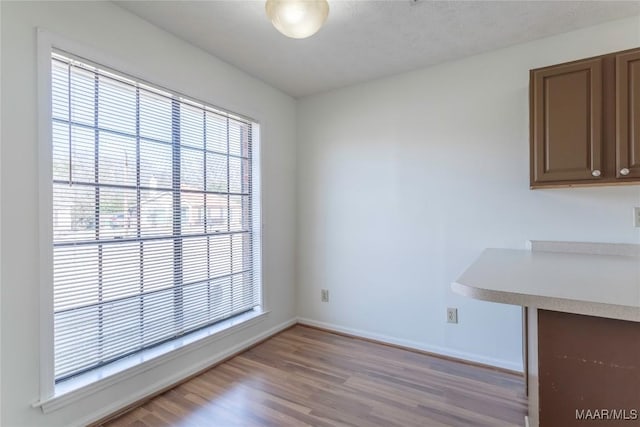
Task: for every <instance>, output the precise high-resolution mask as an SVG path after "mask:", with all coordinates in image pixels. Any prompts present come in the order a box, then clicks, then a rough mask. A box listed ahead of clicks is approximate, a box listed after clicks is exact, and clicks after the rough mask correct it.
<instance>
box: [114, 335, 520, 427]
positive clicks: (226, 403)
mask: <svg viewBox="0 0 640 427" xmlns="http://www.w3.org/2000/svg"><path fill="white" fill-rule="evenodd" d="M526 406H527V400H526V396H525V393H524V380H523V378H522V377H521V376H518V375H513V374H509V373H505V372H500V371H497V370H492V369H486V368H482V367H478V366H472V365H468V364H464V363H458V362H455V361H452V360H446V359H440V358H438V357H434V356H430V355H425V354H420V353H416V352H411V351H408V350H403V349H398V348H394V347H390V346H385V345H381V344H376V343H372V342H368V341H364V340H359V339H355V338H350V337H345V336H341V335H337V334H331V333H329V332H326V331H320V330H317V329H313V328H309V327H304V326H300V325H298V326H295V327H293V328H291V329H288V330H286V331H284V332H282V333H280V334H278V335H276V336H274V337H272V338H271V339H269V340H268V341H265V342H263V343H262V344H260V345H258V346H256V347H254V348H252V349H250V350H248V351H246V352H244V353H242V354H240V355H238V356H236V357H234V358H233V359H230V360H228V361H226V362H225V363H223V364H221V365H218V366H216V367H214V368H212V369H210V370H209V371H207V372H205V373H203V374H201V375H199V376H197V377H195V378H192V379H191V380H189V381H187V382H185V383H183V384H181V385H179V386H177V387H175V388H173V389H171V390H169V391H167V392H166V393H164V394H162V395H160V396H157V397H155V398H154V399H152V400H150V401H148V402H147V403H145V404H143V405H142V406H140V407H138V408H136V409H133V410H132V411H130V412H128V413H126V414H124V415H122V416H121V417H119V418H117V419H115V420H113V421H111V422H109V423H107V424H104V425H105V426H107V427H133V426H145V427H165V426H177V427H191V426H196V427H197V426H207V427H233V426H243V427H244V426H277V427H281V426H285V427H286V426H291V427H299V426H322V427H336V426H358V427H365V426H384V427H394V426H402V427H405V426H416V427H418V426H421V427H425V426H428V427H447V426H460V427H469V426H489V427H494V426H496V427H497V426H511V427H513V426H522V425H524V415H525V413H526Z"/></svg>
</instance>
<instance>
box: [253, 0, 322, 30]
mask: <svg viewBox="0 0 640 427" xmlns="http://www.w3.org/2000/svg"><path fill="white" fill-rule="evenodd" d="M265 9H266V11H267V16H268V17H269V19H270V20H271V23H272V24H273V26H274V27H276V29H277V30H278V31H280V32H281V33H282V34H284V35H285V36H287V37H291V38H293V39H304V38H307V37H309V36H312V35H314V34H315V33H316V32H318V30H319V29H320V27H322V25H323V24H324V22H325V21H326V20H327V16H329V3H327V0H267V3H266V5H265Z"/></svg>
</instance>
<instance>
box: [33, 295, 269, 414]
mask: <svg viewBox="0 0 640 427" xmlns="http://www.w3.org/2000/svg"><path fill="white" fill-rule="evenodd" d="M268 314H269V312H268V311H262V309H261V308H260V307H257V308H255V309H253V310H252V311H249V312H247V313H243V314H240V315H238V316H235V317H233V318H231V319H227V320H224V321H222V322H219V323H216V324H215V325H211V326H209V327H207V328H204V329H200V330H198V331H195V332H192V333H190V334H187V335H185V336H183V337H180V338H177V339H175V340H172V341H169V342H166V343H164V344H161V345H159V346H157V347H153V348H150V349H147V350H143V351H141V352H138V353H136V354H132V355H131V356H128V357H125V358H123V359H120V360H117V361H115V362H112V363H109V364H108V365H105V366H102V367H100V368H96V369H94V370H91V371H89V372H86V373H84V374H81V375H78V376H76V377H73V378H69V379H68V380H64V381H61V382H59V383H58V384H56V385H55V390H54V395H53V396H51V397H50V398H48V399H44V400H40V401H38V402H36V403H34V404H33V406H34V407H40V408H42V412H44V413H49V412H52V411H55V410H57V409H60V408H62V407H64V406H67V405H69V404H71V403H74V402H76V401H78V400H79V399H81V398H84V397H86V396H87V395H89V394H91V393H95V392H97V391H100V390H103V389H105V388H107V387H110V386H111V385H113V384H116V383H118V382H120V381H123V380H125V379H128V378H131V377H132V376H135V375H137V374H140V373H142V372H144V371H147V370H149V369H152V368H154V367H156V366H159V365H161V364H163V363H165V362H167V361H169V360H172V359H175V358H177V357H180V356H182V355H184V354H186V353H189V352H191V351H194V350H197V349H198V348H200V347H203V346H205V345H207V344H210V343H212V342H214V341H217V340H219V339H221V338H223V337H226V336H228V335H230V334H232V333H235V332H237V331H239V330H241V329H244V328H247V327H249V326H252V325H255V324H257V323H259V322H261V321H263V320H264V319H266V317H267V315H268Z"/></svg>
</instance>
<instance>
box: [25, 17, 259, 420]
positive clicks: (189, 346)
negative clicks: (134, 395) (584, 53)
mask: <svg viewBox="0 0 640 427" xmlns="http://www.w3.org/2000/svg"><path fill="white" fill-rule="evenodd" d="M36 32H37V61H36V75H37V86H36V87H37V102H38V117H37V131H38V179H37V181H38V227H39V228H38V245H39V251H38V252H39V259H38V262H37V266H38V268H39V272H40V277H39V285H40V286H39V298H40V310H39V316H40V318H39V328H40V334H39V335H40V336H39V342H40V351H39V358H40V395H39V398H38V400H37V401H36V402H35V403H34V404H33V406H34V407H41V408H42V410H43V412H49V411H52V410H55V409H58V408H61V407H63V406H66V405H67V404H70V403H72V402H75V401H77V400H79V399H81V398H82V397H84V396H86V395H87V393H88V392H95V391H98V390H101V389H104V388H107V387H109V386H111V385H113V384H115V383H117V382H119V381H122V380H126V379H128V378H130V377H131V376H132V375H136V374H137V373H139V372H142V371H145V370H148V369H151V368H153V367H155V366H158V365H161V364H162V363H165V362H166V361H168V360H171V359H174V358H177V357H180V356H181V355H184V354H186V353H187V352H190V351H193V350H196V349H198V348H200V347H202V346H204V345H207V344H210V343H212V342H214V341H216V340H218V339H221V338H223V337H225V336H228V335H229V334H232V333H234V332H235V331H237V330H239V329H244V328H245V327H249V326H252V325H255V324H256V323H258V322H261V321H262V320H265V319H266V317H267V316H268V314H269V310H268V309H267V308H266V307H265V297H264V288H265V286H264V276H263V263H262V256H264V252H263V247H264V245H263V241H264V234H263V230H264V214H263V206H264V205H263V197H262V194H263V187H262V182H264V181H263V168H262V165H263V162H264V161H263V158H262V155H261V152H262V148H263V140H262V138H261V135H262V134H264V122H263V121H261V120H260V116H261V114H259V113H257V112H255V111H247V113H248V114H251V117H252V118H251V119H250V120H251V121H252V122H254V123H257V124H258V125H259V129H258V130H257V135H256V138H257V140H258V141H259V142H258V144H256V150H257V155H258V162H259V163H258V173H257V174H255V175H254V180H255V182H256V183H257V185H259V186H260V187H259V190H258V192H257V193H258V194H257V195H256V197H255V201H254V203H255V204H257V206H259V209H260V215H261V217H260V231H259V234H260V236H259V241H258V244H259V253H260V260H258V263H259V264H258V269H259V271H258V272H257V274H258V276H259V280H260V305H259V306H258V307H256V308H255V309H254V310H253V311H251V312H248V313H247V318H246V320H244V321H243V322H241V323H237V322H234V321H233V320H234V319H233V318H231V319H227V320H225V321H223V322H220V324H217V325H215V324H214V325H211V326H208V327H206V328H204V329H203V330H202V331H205V332H204V335H205V336H204V337H203V338H201V339H199V340H196V341H189V339H188V338H189V335H190V334H187V335H185V336H183V337H182V338H183V339H184V341H188V342H186V343H184V344H183V345H182V346H178V347H177V348H175V349H172V350H169V351H167V352H164V353H162V354H159V355H158V356H157V357H154V358H152V359H150V360H146V361H143V362H140V363H139V364H136V365H134V366H132V367H129V368H126V369H124V370H122V371H119V372H116V373H113V374H112V375H110V376H108V377H105V378H102V379H99V380H96V381H95V382H92V383H88V384H84V385H83V386H81V387H79V388H77V389H70V388H68V389H65V390H64V393H61V391H62V390H63V389H64V388H63V387H60V386H58V387H56V384H55V380H54V307H53V250H52V248H53V220H52V215H51V213H52V212H53V188H52V186H51V182H52V179H53V171H52V162H51V158H52V155H53V153H52V147H51V144H50V141H51V138H52V130H51V115H52V108H51V101H52V94H51V54H52V53H53V52H54V51H55V50H56V49H57V50H62V51H67V52H71V53H72V55H78V56H80V57H83V58H86V59H87V60H89V61H92V62H95V63H98V64H105V65H106V66H107V67H108V68H112V69H117V70H119V71H120V72H122V73H124V74H127V75H132V76H137V77H139V78H140V79H141V80H143V81H149V82H153V81H154V80H157V79H154V78H153V77H152V78H146V73H144V72H141V71H140V70H139V69H136V68H135V67H132V66H131V65H130V64H127V63H125V62H123V61H121V60H119V59H117V58H113V57H111V56H109V55H106V54H104V53H101V52H99V51H97V50H96V49H95V48H91V47H88V46H86V45H83V44H81V43H77V42H75V41H73V40H69V39H67V38H65V37H62V36H60V35H57V34H54V33H52V32H50V31H47V30H45V29H42V28H37V29H36ZM156 86H158V87H160V88H164V87H167V86H171V85H165V84H163V82H159V83H158V84H156ZM171 92H173V93H177V94H183V92H181V91H180V90H179V89H178V90H172V91H171ZM185 96H186V97H187V98H190V99H193V100H195V101H199V102H202V103H203V104H207V105H212V106H213V107H214V108H219V109H220V110H222V111H225V112H228V113H229V114H233V115H236V116H238V117H243V118H247V116H246V115H244V114H237V113H235V112H234V111H235V110H236V109H234V108H224V107H218V106H217V105H216V104H215V103H211V102H206V101H200V100H199V99H198V97H192V96H189V95H187V94H185ZM243 109H244V110H246V108H243ZM254 262H255V261H254ZM216 327H217V329H220V330H219V331H217V330H216V331H214V330H215V329H216ZM195 333H198V331H196V332H195ZM150 350H153V349H150ZM141 353H142V352H141ZM107 366H108V365H107ZM98 369H100V368H98Z"/></svg>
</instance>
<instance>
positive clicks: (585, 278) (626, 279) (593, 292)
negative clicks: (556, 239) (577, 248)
mask: <svg viewBox="0 0 640 427" xmlns="http://www.w3.org/2000/svg"><path fill="white" fill-rule="evenodd" d="M451 289H453V290H454V291H455V292H457V293H459V294H462V295H465V296H469V297H471V298H476V299H481V300H486V301H493V302H499V303H504V304H513V305H521V306H527V307H535V308H540V309H547V310H555V311H564V312H568V313H576V314H586V315H590V316H599V317H608V318H612V319H621V320H632V321H636V322H640V258H638V257H633V256H613V255H592V254H576V253H558V252H531V251H528V250H515V249H486V250H485V251H484V252H483V253H482V254H481V255H480V257H479V258H478V259H477V260H476V261H475V262H474V263H473V264H471V266H469V268H468V269H467V270H466V271H465V272H464V273H463V274H462V276H460V277H459V278H458V280H456V281H455V282H453V283H452V284H451Z"/></svg>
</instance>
